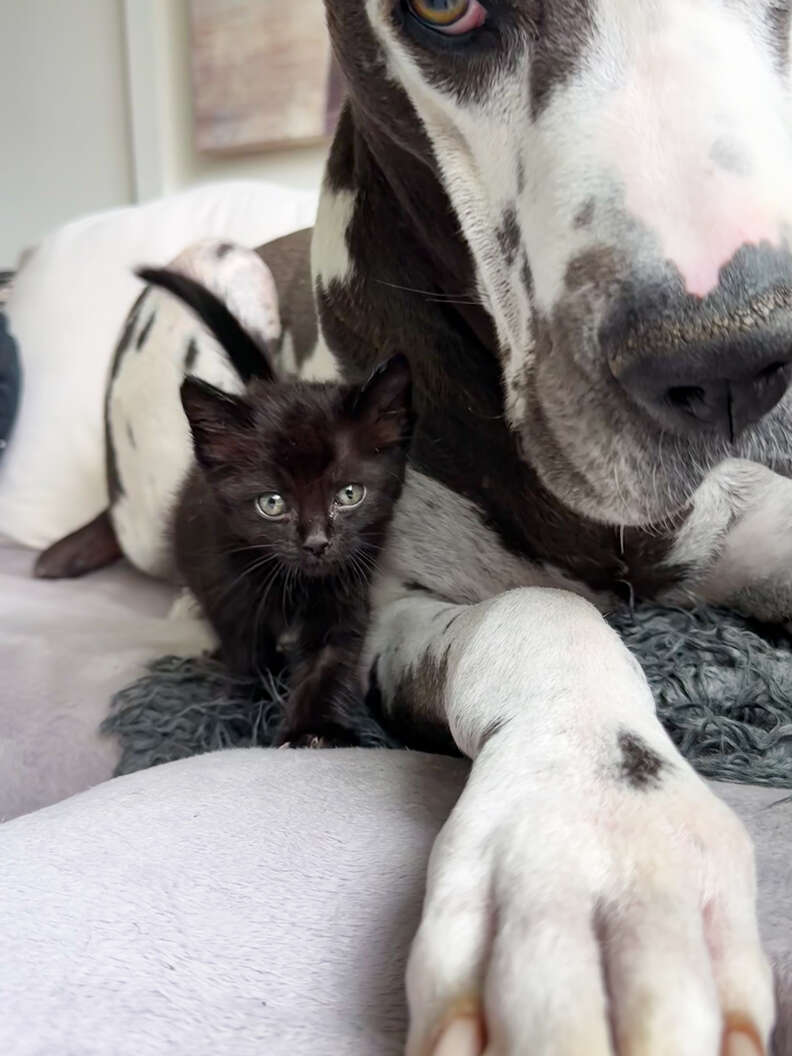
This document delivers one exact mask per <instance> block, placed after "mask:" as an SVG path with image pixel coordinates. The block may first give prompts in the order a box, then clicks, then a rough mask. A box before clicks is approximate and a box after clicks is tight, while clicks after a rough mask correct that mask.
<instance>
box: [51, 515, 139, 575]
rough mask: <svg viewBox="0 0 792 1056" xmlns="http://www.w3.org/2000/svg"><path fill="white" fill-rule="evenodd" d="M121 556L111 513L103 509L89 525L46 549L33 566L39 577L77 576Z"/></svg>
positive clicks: (101, 566)
mask: <svg viewBox="0 0 792 1056" xmlns="http://www.w3.org/2000/svg"><path fill="white" fill-rule="evenodd" d="M120 557H121V547H120V546H119V545H118V539H117V538H116V533H115V529H114V528H113V522H112V521H111V520H110V512H109V511H108V510H103V511H102V512H101V513H100V514H99V516H98V517H95V518H94V519H93V520H92V521H91V522H90V523H89V524H84V525H83V526H82V528H78V529H77V530H76V531H74V532H72V533H71V534H70V535H67V536H65V537H64V538H63V539H59V540H58V541H57V543H53V544H52V546H50V547H48V548H47V549H46V550H44V551H42V553H40V554H39V556H38V558H37V559H36V563H35V565H34V566H33V575H34V576H36V578H37V579H76V578H77V576H84V575H86V573H88V572H95V571H96V570H97V569H99V568H104V567H105V565H111V564H112V563H113V562H114V561H117V560H118V559H119V558H120Z"/></svg>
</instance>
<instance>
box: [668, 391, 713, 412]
mask: <svg viewBox="0 0 792 1056" xmlns="http://www.w3.org/2000/svg"><path fill="white" fill-rule="evenodd" d="M666 400H667V402H668V403H669V404H670V406H671V407H673V408H675V409H676V410H678V411H687V413H688V414H695V413H696V411H697V410H698V409H699V408H700V407H701V406H702V405H703V404H704V403H705V402H706V394H705V392H704V389H702V387H701V386H700V385H675V386H674V387H673V388H671V389H669V390H668V392H667V393H666Z"/></svg>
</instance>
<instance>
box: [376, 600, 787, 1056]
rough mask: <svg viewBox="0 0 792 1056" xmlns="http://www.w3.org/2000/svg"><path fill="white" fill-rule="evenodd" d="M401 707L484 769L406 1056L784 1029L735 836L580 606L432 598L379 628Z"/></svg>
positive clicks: (478, 770) (677, 1042)
mask: <svg viewBox="0 0 792 1056" xmlns="http://www.w3.org/2000/svg"><path fill="white" fill-rule="evenodd" d="M369 647H370V650H371V651H370V656H371V659H372V662H373V663H374V664H375V665H376V674H377V678H378V681H379V685H380V689H381V692H382V695H383V698H384V704H385V707H386V709H387V710H389V711H390V712H393V711H394V710H398V709H407V708H411V709H412V710H413V711H414V714H415V716H416V721H417V722H422V723H426V722H430V721H435V722H438V723H441V722H442V723H447V725H448V727H449V728H450V731H451V733H452V735H453V738H454V740H455V742H456V744H457V745H458V746H459V748H460V749H461V750H462V751H463V752H464V753H465V754H466V755H468V756H469V757H470V758H471V759H472V760H473V768H472V771H471V775H470V779H469V782H468V785H467V787H466V788H465V791H464V792H463V794H462V796H461V798H460V800H459V802H458V803H457V805H456V807H455V808H454V811H453V812H452V814H451V816H450V818H449V819H448V821H447V823H446V825H445V826H444V828H443V830H442V832H441V834H440V836H439V837H438V839H437V842H436V845H435V847H434V850H433V853H432V857H431V862H430V866H429V875H428V887H427V894H426V900H425V904H424V912H423V919H422V923H421V925H420V929H419V931H418V934H417V937H416V939H415V942H414V945H413V949H412V953H411V956H410V962H409V969H408V996H409V1005H410V1014H411V1025H410V1033H409V1042H408V1052H409V1054H410V1056H478V1054H479V1053H481V1052H483V1051H484V1049H485V1048H486V1052H487V1054H492V1056H496V1054H497V1056H517V1054H523V1053H530V1054H531V1056H551V1054H552V1056H581V1054H585V1056H605V1054H609V1056H612V1054H614V1053H618V1054H619V1056H628V1054H629V1056H637V1054H639V1053H640V1054H641V1056H661V1054H663V1056H665V1054H669V1053H673V1054H674V1056H721V1054H723V1056H737V1054H740V1056H742V1054H745V1056H749V1054H755V1056H759V1054H761V1053H763V1052H764V1046H765V1044H766V1042H767V1037H768V1033H769V1031H770V1027H771V1022H772V1018H773V1000H772V989H771V983H770V974H769V971H768V967H767V964H766V962H765V959H764V957H763V955H762V952H761V949H760V946H759V939H758V934H757V924H756V917H755V905H754V898H755V889H754V868H753V858H752V851H751V847H750V843H749V840H748V838H747V836H746V834H745V831H744V830H743V828H742V826H741V824H740V823H739V822H738V820H737V819H736V818H735V817H734V816H733V815H732V813H731V812H730V811H729V810H728V809H727V808H726V807H725V805H724V804H722V803H721V802H720V801H719V800H718V799H716V798H715V796H714V795H713V794H712V793H711V792H710V791H709V790H708V788H707V787H706V786H705V785H704V783H703V782H702V781H701V780H700V779H699V778H698V777H697V776H696V775H695V774H694V773H693V771H692V770H691V769H690V768H689V767H688V766H687V764H686V763H685V762H684V761H683V760H682V758H681V757H680V756H679V755H678V754H677V752H676V751H675V750H674V748H673V746H672V745H671V743H670V741H669V740H668V738H667V737H666V736H665V734H664V733H663V731H662V729H661V727H660V725H659V723H658V722H657V720H656V718H655V714H654V708H653V703H652V698H651V694H650V691H649V689H648V686H647V684H646V681H645V679H644V677H643V674H642V673H641V671H640V669H639V667H638V665H637V664H636V663H635V661H634V660H632V659H631V657H630V655H629V654H628V652H627V650H626V649H625V648H624V646H623V644H622V643H621V641H620V639H619V638H618V636H617V635H616V634H615V633H614V632H613V631H611V630H610V629H609V628H608V627H607V626H606V624H605V623H604V621H603V620H602V618H601V617H600V615H599V614H598V613H597V611H596V610H595V609H594V608H593V607H592V606H591V605H589V604H588V603H587V602H585V601H582V600H581V599H580V598H577V597H574V596H572V595H569V594H565V593H562V592H559V591H554V590H548V589H531V588H529V589H522V590H516V591H512V592H510V593H508V594H505V595H501V596H500V597H497V598H495V599H493V600H491V601H488V602H482V603H480V604H478V605H475V606H470V607H464V606H449V605H448V604H447V603H442V602H439V601H436V600H434V599H432V598H431V597H428V596H426V595H423V596H416V595H412V596H411V597H409V598H403V599H401V600H397V601H391V602H390V603H389V604H388V605H387V606H386V607H385V608H383V609H382V610H381V611H380V612H379V613H378V615H377V617H376V620H375V625H374V629H373V631H372V633H371V636H370V642H369Z"/></svg>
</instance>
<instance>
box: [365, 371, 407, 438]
mask: <svg viewBox="0 0 792 1056" xmlns="http://www.w3.org/2000/svg"><path fill="white" fill-rule="evenodd" d="M353 413H354V416H355V417H356V418H357V420H358V421H359V422H360V423H361V425H364V426H366V427H367V428H368V429H369V430H370V432H371V435H372V439H373V441H374V446H375V447H392V446H393V445H395V444H406V443H407V442H408V441H409V439H410V433H411V431H412V421H413V414H412V375H411V372H410V363H409V361H408V359H407V357H406V356H403V355H401V354H399V355H396V356H392V357H391V358H390V359H389V360H387V361H386V362H385V363H383V364H381V366H379V367H377V369H376V370H375V371H374V373H373V374H372V375H371V377H370V378H369V380H368V381H367V382H366V384H365V385H364V386H363V388H362V389H361V390H360V392H359V393H358V394H357V398H356V399H355V406H354V411H353Z"/></svg>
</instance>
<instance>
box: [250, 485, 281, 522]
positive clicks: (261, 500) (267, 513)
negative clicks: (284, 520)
mask: <svg viewBox="0 0 792 1056" xmlns="http://www.w3.org/2000/svg"><path fill="white" fill-rule="evenodd" d="M256 509H257V510H258V512H259V513H260V514H261V516H262V517H268V518H269V519H270V520H275V518H276V517H282V516H283V515H284V513H285V512H286V500H285V499H284V498H283V496H282V495H279V494H278V493H277V491H270V492H267V494H266V495H259V497H258V498H257V499H256Z"/></svg>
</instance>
